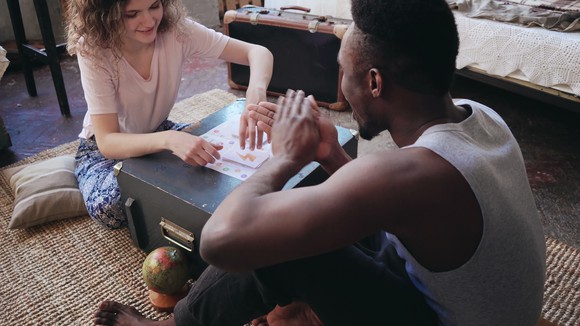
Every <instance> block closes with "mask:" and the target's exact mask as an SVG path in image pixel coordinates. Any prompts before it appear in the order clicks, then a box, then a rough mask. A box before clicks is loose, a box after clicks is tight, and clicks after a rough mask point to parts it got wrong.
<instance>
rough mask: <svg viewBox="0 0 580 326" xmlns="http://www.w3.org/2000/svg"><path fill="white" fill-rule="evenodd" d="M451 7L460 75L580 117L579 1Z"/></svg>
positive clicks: (475, 2) (475, 0)
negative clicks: (569, 111)
mask: <svg viewBox="0 0 580 326" xmlns="http://www.w3.org/2000/svg"><path fill="white" fill-rule="evenodd" d="M448 2H449V3H450V6H451V8H452V9H453V13H454V15H455V19H456V23H457V28H458V31H459V38H460V49H459V55H458V57H457V68H458V74H459V75H462V76H465V77H469V78H473V79H477V80H479V81H482V82H485V83H488V84H492V85H494V86H497V87H501V88H504V89H507V90H509V91H512V92H515V93H519V94H522V95H525V96H528V97H531V98H534V99H538V100H542V101H545V102H547V103H550V104H553V105H556V106H559V107H563V108H566V109H570V110H573V111H576V112H580V1H572V0H553V1H549V0H519V1H518V0H515V1H495V0H464V1H461V0H460V1H453V2H450V1H448Z"/></svg>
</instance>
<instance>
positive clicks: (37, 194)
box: [3, 156, 87, 229]
mask: <svg viewBox="0 0 580 326" xmlns="http://www.w3.org/2000/svg"><path fill="white" fill-rule="evenodd" d="M74 166H75V159H74V157H73V156H58V157H55V158H51V159H48V160H44V161H41V162H38V163H32V164H27V165H22V166H18V167H14V168H8V169H5V170H4V171H3V173H4V175H5V177H6V178H7V179H8V180H9V184H10V187H11V188H12V190H13V191H14V211H13V213H12V218H11V219H10V223H9V224H8V228H9V229H17V228H27V227H31V226H34V225H39V224H42V223H47V222H51V221H56V220H60V219H65V218H69V217H74V216H80V215H85V214H87V209H86V207H85V203H84V200H83V196H82V194H81V192H80V190H79V189H78V184H77V179H76V177H75V175H74Z"/></svg>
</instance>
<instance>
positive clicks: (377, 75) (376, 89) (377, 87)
mask: <svg viewBox="0 0 580 326" xmlns="http://www.w3.org/2000/svg"><path fill="white" fill-rule="evenodd" d="M369 88H370V91H371V94H372V96H373V98H378V97H379V96H381V92H382V90H383V76H382V74H381V72H380V70H378V69H377V68H371V69H370V70H369Z"/></svg>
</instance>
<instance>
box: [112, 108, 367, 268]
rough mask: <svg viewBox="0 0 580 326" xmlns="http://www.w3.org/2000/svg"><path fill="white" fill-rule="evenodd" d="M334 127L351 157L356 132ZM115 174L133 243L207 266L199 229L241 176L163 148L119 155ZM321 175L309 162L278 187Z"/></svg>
mask: <svg viewBox="0 0 580 326" xmlns="http://www.w3.org/2000/svg"><path fill="white" fill-rule="evenodd" d="M244 105H245V102H244V100H238V101H235V102H234V103H232V104H230V105H228V106H226V107H225V108H223V109H221V110H220V111H218V112H216V113H214V114H212V115H210V116H208V117H207V118H205V119H204V120H202V121H201V122H200V124H199V125H198V126H196V127H195V129H193V130H192V131H191V133H192V134H194V135H203V134H204V133H206V132H207V131H209V130H211V129H212V128H213V127H215V126H218V125H219V124H220V123H222V122H224V121H226V119H228V117H232V116H234V115H237V114H240V113H241V112H242V110H243V109H244ZM337 129H338V132H339V141H340V144H341V145H342V146H343V148H344V149H345V150H346V151H347V152H348V153H349V154H350V155H351V156H352V157H355V156H356V154H357V148H358V143H357V139H356V138H357V137H356V136H355V135H356V132H354V131H352V130H349V129H345V128H341V127H337ZM115 173H116V174H117V179H118V181H119V186H120V189H121V199H122V202H123V203H124V204H125V212H126V214H127V218H128V222H129V223H128V224H129V231H130V234H131V238H132V240H133V242H134V244H135V245H136V246H138V247H140V248H141V249H144V250H145V251H146V252H150V251H152V250H154V249H155V248H158V247H161V246H165V245H173V246H178V247H180V248H182V249H183V250H184V252H185V253H186V254H187V256H188V257H189V258H190V262H191V263H192V265H193V273H194V276H197V275H199V274H200V273H201V272H202V271H203V269H205V267H206V266H207V265H206V264H205V263H204V262H203V260H202V259H201V258H200V256H199V251H198V247H199V243H198V241H199V237H200V233H201V229H202V227H203V225H204V224H205V222H206V221H207V219H208V218H209V217H210V216H211V214H212V213H213V212H214V211H215V209H216V208H217V207H218V205H219V204H220V203H221V201H222V200H223V199H224V198H225V196H226V195H227V194H228V193H230V191H232V190H233V189H234V187H236V186H237V185H239V184H240V183H241V181H240V180H238V179H236V178H234V177H231V176H228V175H225V174H222V173H219V172H217V171H214V170H212V169H209V168H206V167H192V166H190V165H188V164H185V163H184V162H183V161H182V160H181V159H179V158H178V157H176V156H175V155H173V154H171V153H169V152H161V153H157V154H153V155H148V156H144V157H140V158H132V159H127V160H124V161H123V162H121V163H119V164H117V165H116V166H115ZM326 177H327V175H326V173H325V172H324V171H323V169H322V168H321V167H320V166H319V165H318V164H317V163H314V162H312V163H310V164H309V165H307V166H306V167H304V168H303V169H302V170H301V171H300V173H298V174H297V175H296V176H294V177H293V178H292V179H290V180H289V181H288V183H287V184H286V185H285V186H284V188H285V189H289V188H293V187H302V186H307V185H313V184H317V183H320V182H321V181H323V180H324V179H326Z"/></svg>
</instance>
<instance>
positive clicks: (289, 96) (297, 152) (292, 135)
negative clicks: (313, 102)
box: [272, 90, 320, 165]
mask: <svg viewBox="0 0 580 326" xmlns="http://www.w3.org/2000/svg"><path fill="white" fill-rule="evenodd" d="M319 141H320V135H319V132H318V123H317V121H316V119H315V117H314V114H313V112H312V108H311V106H310V101H309V100H308V99H306V98H305V97H304V92H303V91H298V92H294V91H293V90H288V92H287V93H286V97H280V98H279V99H278V110H277V111H276V114H275V116H274V125H273V126H272V152H273V153H274V155H284V156H286V157H287V158H289V159H290V160H291V161H293V162H297V163H298V164H302V165H305V164H307V163H308V162H311V161H313V160H314V159H315V157H316V149H317V148H318V143H319Z"/></svg>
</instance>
